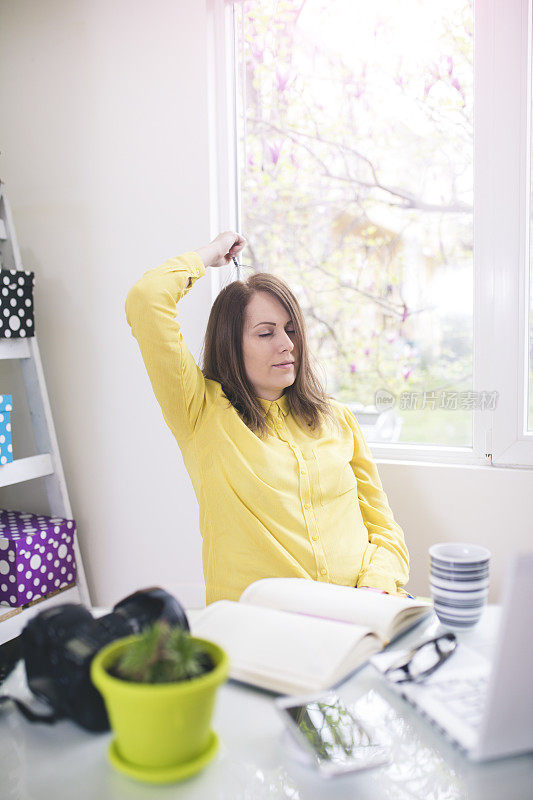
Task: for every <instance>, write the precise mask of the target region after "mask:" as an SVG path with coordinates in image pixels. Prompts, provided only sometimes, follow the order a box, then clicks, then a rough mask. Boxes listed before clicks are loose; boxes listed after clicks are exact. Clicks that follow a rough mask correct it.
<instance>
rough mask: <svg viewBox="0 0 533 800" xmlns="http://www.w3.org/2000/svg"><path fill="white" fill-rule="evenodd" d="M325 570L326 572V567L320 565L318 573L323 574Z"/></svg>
mask: <svg viewBox="0 0 533 800" xmlns="http://www.w3.org/2000/svg"><path fill="white" fill-rule="evenodd" d="M326 572H327V569H326V568H325V567H320V574H321V575H325V574H326Z"/></svg>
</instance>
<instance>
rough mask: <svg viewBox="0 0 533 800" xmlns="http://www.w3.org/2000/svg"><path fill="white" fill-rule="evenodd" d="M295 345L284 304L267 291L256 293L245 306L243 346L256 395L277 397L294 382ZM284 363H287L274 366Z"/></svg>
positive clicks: (247, 373) (245, 363) (250, 379)
mask: <svg viewBox="0 0 533 800" xmlns="http://www.w3.org/2000/svg"><path fill="white" fill-rule="evenodd" d="M295 345H296V334H295V333H294V326H293V324H292V320H291V319H290V317H289V314H288V312H287V311H286V310H285V308H284V306H283V305H282V304H281V303H280V301H279V300H277V299H276V298H275V297H273V296H272V295H271V294H269V293H268V292H255V294H254V295H253V296H252V298H251V300H250V301H249V302H248V305H247V306H246V312H245V319H244V330H243V336H242V349H243V355H244V367H245V370H246V375H247V377H248V380H249V381H250V382H251V383H252V385H253V387H254V390H255V394H256V397H262V398H263V400H278V399H279V398H280V397H281V395H282V394H283V390H284V389H285V388H286V387H287V386H291V384H293V383H294V379H295V377H296V370H297V369H298V352H297V350H298V348H297V347H296V346H295ZM283 362H290V366H287V367H280V366H277V365H278V364H282V363H283Z"/></svg>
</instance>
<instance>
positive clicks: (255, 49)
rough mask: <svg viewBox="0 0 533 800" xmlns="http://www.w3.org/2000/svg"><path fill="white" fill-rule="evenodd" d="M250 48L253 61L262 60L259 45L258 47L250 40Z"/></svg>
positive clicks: (261, 51)
mask: <svg viewBox="0 0 533 800" xmlns="http://www.w3.org/2000/svg"><path fill="white" fill-rule="evenodd" d="M250 50H251V51H252V56H253V58H254V60H255V61H259V62H262V61H263V50H262V48H261V47H258V46H257V45H256V44H254V42H252V43H251V44H250Z"/></svg>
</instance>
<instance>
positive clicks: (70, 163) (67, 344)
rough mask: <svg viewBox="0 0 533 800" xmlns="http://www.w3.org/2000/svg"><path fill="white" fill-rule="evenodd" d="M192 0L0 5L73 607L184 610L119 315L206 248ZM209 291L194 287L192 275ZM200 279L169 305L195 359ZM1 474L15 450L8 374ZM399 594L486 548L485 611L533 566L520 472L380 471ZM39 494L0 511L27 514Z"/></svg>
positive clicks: (188, 596)
mask: <svg viewBox="0 0 533 800" xmlns="http://www.w3.org/2000/svg"><path fill="white" fill-rule="evenodd" d="M206 90H207V75H206V9H205V0H203V1H199V0H179V1H178V2H176V0H153V2H152V3H150V4H142V3H131V2H127V1H126V0H107V2H104V1H103V0H93V2H90V3H88V2H82V0H77V1H76V0H48V1H47V2H46V3H35V2H31V0H3V2H1V4H0V109H1V114H2V132H1V133H2V141H1V145H0V146H1V151H2V152H1V159H0V177H1V178H2V180H3V181H4V182H5V188H6V190H7V193H8V196H9V198H10V202H11V206H12V209H13V215H14V220H15V225H16V227H17V232H18V238H19V244H20V247H21V252H22V258H23V263H24V267H25V268H26V269H32V270H34V271H35V273H36V292H35V298H36V330H37V332H38V337H39V344H40V349H41V354H42V358H43V365H44V370H45V375H46V379H47V384H48V390H49V395H50V400H51V404H52V409H53V412H54V418H55V424H56V430H57V435H58V439H59V445H60V448H61V453H62V459H63V466H64V469H65V474H66V477H67V484H68V489H69V494H70V500H71V505H72V509H73V514H74V517H75V518H76V520H77V522H78V528H79V537H80V544H81V550H82V554H83V558H84V564H85V569H86V572H87V574H88V578H89V585H90V589H91V594H92V599H93V601H94V602H97V603H100V604H109V603H112V602H115V601H116V600H118V599H119V598H121V597H123V596H124V595H125V594H126V593H128V592H130V591H132V590H134V589H136V588H139V587H141V586H148V585H153V584H158V585H163V586H166V587H167V588H169V589H171V590H172V591H175V592H176V593H177V594H178V596H179V597H181V598H182V599H183V600H184V601H185V602H186V603H187V604H199V603H201V601H202V599H203V586H202V572H201V542H200V536H199V530H198V509H197V504H196V498H195V496H194V492H193V490H192V487H191V484H190V481H189V478H188V475H187V473H186V471H185V469H184V467H183V462H182V458H181V454H180V451H179V449H178V446H177V444H176V443H175V441H174V439H173V438H172V435H171V434H170V432H169V431H168V429H167V428H166V426H165V423H164V421H163V418H162V415H161V412H160V410H159V406H158V405H157V403H156V401H155V399H154V396H153V394H152V390H151V387H150V384H149V382H148V378H147V376H146V373H145V371H144V366H143V363H142V359H141V357H140V353H139V351H138V347H137V343H136V341H135V340H134V339H133V337H132V336H131V334H130V331H129V328H128V326H127V323H126V319H125V315H124V301H125V297H126V294H127V291H128V289H129V287H130V286H131V285H132V284H133V283H134V282H135V280H137V278H138V277H140V275H141V274H142V273H143V272H144V271H145V270H147V269H149V268H151V267H154V266H157V265H158V264H160V263H162V262H163V261H164V260H165V259H166V258H169V257H170V256H173V255H177V254H179V253H180V252H183V251H184V250H189V249H194V248H196V247H200V246H201V245H202V244H204V243H206V242H207V241H208V240H209V237H210V232H211V229H210V220H209V208H210V197H209V161H208V154H209V147H208V116H207V99H206ZM208 272H210V271H208ZM211 302H212V294H211V284H210V281H209V279H208V277H206V278H204V279H202V280H201V281H199V282H198V283H197V284H196V285H195V287H194V291H193V292H191V293H190V294H189V295H188V296H187V297H186V298H185V299H184V300H183V301H182V303H180V309H179V311H180V320H181V323H182V327H183V332H184V336H185V338H186V340H187V341H188V343H189V346H190V348H191V350H192V351H193V353H194V354H195V355H196V356H198V355H199V352H200V347H201V343H202V337H203V332H204V330H205V325H206V322H207V318H208V314H209V308H210V305H211ZM0 392H2V393H7V392H11V393H12V394H14V398H15V402H16V404H17V405H16V409H15V414H14V419H13V423H14V452H15V457H17V456H18V457H21V456H23V455H29V454H30V453H31V452H35V451H34V450H32V447H34V445H33V442H32V440H31V436H30V435H29V432H28V430H27V427H28V418H27V411H26V409H25V404H24V398H23V390H22V384H21V382H20V376H19V375H18V372H17V371H16V370H14V369H12V368H11V367H9V366H6V365H2V369H1V371H0ZM380 474H381V476H382V479H383V483H384V486H385V489H386V491H387V493H388V496H389V500H390V503H391V506H392V508H393V510H394V512H395V514H396V517H397V519H398V521H399V522H400V524H402V526H403V527H404V530H405V533H406V537H407V541H408V545H409V549H410V551H411V555H412V562H413V565H412V580H411V583H410V588H411V590H412V591H414V592H419V593H427V591H428V586H427V547H428V546H429V544H430V543H431V542H434V541H440V540H443V539H451V540H457V541H460V540H468V541H474V542H483V543H485V544H487V545H488V546H489V547H490V548H491V550H492V551H493V554H494V559H493V584H492V597H493V599H495V598H496V597H497V596H498V594H499V589H500V585H501V576H502V569H503V566H504V562H505V555H506V553H507V552H508V550H510V549H512V548H514V547H518V546H523V547H525V546H528V547H529V548H531V547H532V537H531V519H532V518H533V472H532V471H514V470H503V469H490V468H476V467H465V468H460V467H440V466H438V467H437V466H428V465H424V466H422V465H414V466H413V465H397V464H383V465H381V466H380ZM39 484H40V482H39V481H33V482H31V483H28V484H24V485H22V486H19V487H16V488H13V489H4V490H0V504H1V505H2V506H3V507H6V508H25V509H26V510H28V511H34V512H40V513H43V512H44V513H46V511H47V507H46V499H45V496H44V493H43V490H42V487H41V486H40V485H39Z"/></svg>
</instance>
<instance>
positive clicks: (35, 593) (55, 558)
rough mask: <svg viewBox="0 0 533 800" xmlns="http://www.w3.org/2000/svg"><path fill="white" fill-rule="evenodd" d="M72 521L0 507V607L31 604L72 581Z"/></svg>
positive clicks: (73, 527) (73, 522) (73, 576)
mask: <svg viewBox="0 0 533 800" xmlns="http://www.w3.org/2000/svg"><path fill="white" fill-rule="evenodd" d="M75 534H76V521H75V520H73V519H62V518H61V517H41V516H37V515H36V514H28V513H26V512H24V511H7V510H5V509H0V606H6V605H7V606H11V607H18V606H23V605H25V604H26V603H31V602H32V601H33V600H37V599H38V598H40V597H44V596H45V595H47V594H50V593H51V592H55V591H57V590H58V589H62V588H64V587H66V586H70V585H71V584H73V583H75V581H76V561H75V558H74V536H75Z"/></svg>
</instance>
